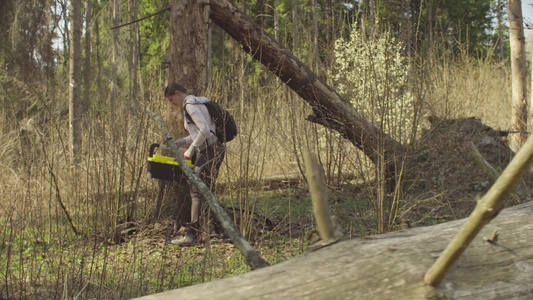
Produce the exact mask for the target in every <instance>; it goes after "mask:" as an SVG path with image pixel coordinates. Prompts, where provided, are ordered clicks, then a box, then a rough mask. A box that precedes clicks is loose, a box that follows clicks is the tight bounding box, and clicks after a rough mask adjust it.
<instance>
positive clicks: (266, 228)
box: [0, 58, 512, 299]
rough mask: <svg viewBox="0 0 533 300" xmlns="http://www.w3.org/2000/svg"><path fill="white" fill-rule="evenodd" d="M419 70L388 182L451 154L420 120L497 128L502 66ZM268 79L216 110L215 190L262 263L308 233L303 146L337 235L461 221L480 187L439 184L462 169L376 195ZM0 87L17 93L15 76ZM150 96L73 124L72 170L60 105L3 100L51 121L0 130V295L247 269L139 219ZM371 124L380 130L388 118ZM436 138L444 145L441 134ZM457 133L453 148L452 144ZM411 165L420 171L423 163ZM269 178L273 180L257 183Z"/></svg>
mask: <svg viewBox="0 0 533 300" xmlns="http://www.w3.org/2000/svg"><path fill="white" fill-rule="evenodd" d="M419 72H420V73H422V75H421V76H420V77H417V78H421V77H425V78H426V79H427V80H423V81H422V79H418V80H417V81H415V82H414V83H413V86H412V93H413V95H415V96H416V101H417V103H418V104H419V105H417V106H416V107H418V111H417V117H416V118H415V119H413V120H411V122H410V123H411V126H414V127H416V128H420V129H419V130H418V132H417V130H414V132H415V137H416V138H415V139H413V142H412V143H411V144H409V145H407V147H408V149H409V151H408V155H406V156H405V157H404V158H403V160H404V161H402V163H401V164H400V165H402V166H406V167H405V168H404V169H402V172H405V173H407V172H411V174H412V173H413V171H414V170H413V169H416V168H417V165H416V164H412V163H411V162H417V161H418V162H420V161H426V162H431V161H432V160H436V159H437V158H438V157H437V156H436V155H437V154H438V153H439V152H435V151H433V150H434V149H433V148H432V147H434V148H438V147H441V146H442V145H447V146H450V147H452V146H454V145H456V144H454V143H450V144H446V143H442V144H441V145H439V144H438V143H436V142H433V143H431V144H424V143H423V139H421V137H422V136H423V134H424V133H425V134H428V132H429V134H431V130H430V129H431V125H430V124H429V123H428V122H427V118H426V117H427V116H429V115H437V116H439V117H441V118H443V119H450V118H453V119H459V118H466V117H476V118H478V119H479V120H480V121H481V122H482V123H483V124H486V125H489V126H491V127H493V128H496V129H508V128H509V127H510V118H511V116H510V111H511V110H510V103H508V102H510V101H509V100H508V99H509V98H510V97H509V95H510V88H509V82H508V81H507V80H505V78H507V77H509V76H507V74H508V70H507V69H506V67H505V65H497V64H493V63H491V62H483V61H473V60H469V59H466V58H465V59H463V61H460V62H456V63H451V62H450V63H443V64H438V65H435V66H434V67H432V68H426V69H422V70H420V71H419ZM4 76H5V75H4ZM271 82H272V83H271V84H269V85H264V84H262V85H261V87H259V86H254V85H251V86H250V89H249V90H248V93H249V97H248V99H251V100H250V101H249V102H246V103H244V102H242V101H243V100H242V99H239V98H238V97H234V98H232V99H233V100H232V101H230V102H227V103H224V105H225V106H226V107H228V108H229V109H230V111H231V112H232V113H233V114H234V115H235V117H236V120H237V122H238V124H239V128H240V134H239V135H238V137H237V138H236V140H234V141H232V142H231V143H229V144H228V151H227V155H226V159H225V163H224V164H223V167H222V169H221V175H220V177H219V184H220V185H223V186H224V188H220V189H219V193H217V194H218V196H219V198H220V200H221V201H222V202H223V203H224V204H225V206H226V207H228V209H229V210H230V211H231V212H232V214H233V216H234V218H235V221H236V223H237V225H238V226H239V227H240V229H241V231H242V232H243V234H244V235H245V237H247V238H248V239H249V240H250V241H251V243H252V244H253V246H254V247H255V248H256V250H257V251H258V252H259V253H260V254H261V255H262V256H263V257H264V258H265V259H266V260H267V261H268V262H269V263H270V264H276V263H280V262H282V261H285V260H287V259H289V258H290V257H293V256H296V255H298V254H301V253H303V252H304V251H305V250H306V248H307V246H308V244H309V240H308V238H309V236H310V235H311V233H312V231H313V230H314V227H315V224H314V219H313V216H312V208H311V202H310V198H309V195H308V191H307V187H306V184H305V179H304V178H303V175H302V174H303V172H302V171H303V164H302V151H303V150H304V149H310V150H311V151H313V152H315V153H317V155H318V157H319V160H320V163H321V165H322V166H323V168H324V172H325V174H326V181H327V182H326V183H327V185H328V187H329V197H330V199H329V201H330V207H331V210H332V213H333V214H334V215H335V216H336V217H337V220H338V222H339V225H340V227H341V228H342V230H343V232H344V234H345V235H346V237H348V238H358V237H364V236H367V235H372V234H376V233H382V232H386V231H391V230H397V229H400V228H401V226H402V223H409V224H411V226H423V225H431V224H436V223H441V222H445V221H448V220H453V219H457V218H462V217H465V216H467V215H468V213H469V211H470V209H471V204H472V201H474V199H473V196H474V195H476V193H477V194H480V193H482V192H483V191H485V190H486V188H487V186H488V185H490V182H489V183H486V182H485V181H484V180H481V179H480V180H479V181H478V182H472V184H470V185H468V186H469V187H468V188H469V189H468V190H466V191H465V190H464V189H462V190H460V191H457V190H455V191H453V194H450V193H449V190H450V189H451V188H452V187H450V186H447V185H446V182H445V181H444V180H445V179H446V178H448V177H451V176H454V172H455V170H456V169H458V168H475V165H473V164H468V165H467V166H465V165H464V160H460V161H459V160H454V159H450V160H448V161H446V160H440V161H439V165H441V166H443V168H441V169H438V172H437V173H436V174H437V175H435V173H432V174H428V173H423V172H419V173H417V174H420V176H419V177H417V176H414V177H410V180H412V181H410V182H409V184H408V185H407V186H406V187H405V188H404V189H402V190H401V191H400V190H396V191H395V192H393V193H385V192H383V177H382V174H381V173H380V171H379V168H376V166H374V165H373V164H371V163H370V161H369V160H368V159H367V158H366V157H364V155H362V154H361V153H360V152H359V151H358V150H357V149H356V148H355V147H354V146H353V145H352V144H351V143H349V142H347V141H346V140H344V139H343V138H342V137H341V136H340V135H339V134H338V133H337V132H335V131H332V130H329V129H325V128H323V127H319V126H317V125H314V124H311V123H309V122H307V121H306V120H305V118H304V117H305V116H306V115H307V114H309V112H310V109H309V107H308V106H307V104H306V103H305V102H304V101H302V100H301V99H300V98H299V97H298V96H297V95H296V94H295V93H293V92H292V91H289V90H288V88H287V87H285V86H283V85H280V84H279V83H278V82H277V81H275V80H271ZM6 83H8V85H7V86H11V87H12V88H13V89H16V88H17V86H16V82H15V80H11V81H9V82H7V81H6ZM161 89H162V87H161V86H160V84H158V83H152V84H151V85H150V87H149V88H146V90H144V91H143V94H144V100H142V101H140V102H139V104H140V105H139V107H138V109H132V108H129V107H127V105H124V107H123V108H121V109H120V110H119V111H118V112H117V115H116V116H115V118H114V119H113V118H111V117H110V116H109V114H108V111H107V110H106V108H105V106H103V107H93V108H92V110H91V111H90V112H89V114H88V115H87V117H86V118H84V121H83V122H84V123H83V124H84V126H83V127H84V130H83V136H82V141H83V147H82V154H81V157H80V158H79V162H78V163H73V162H72V159H71V157H70V151H69V149H68V144H69V143H68V121H67V120H68V117H67V116H65V115H61V114H53V113H54V112H56V111H60V110H61V109H62V107H63V106H65V105H66V101H62V100H61V101H59V102H53V101H52V100H49V101H47V100H45V99H47V98H46V97H41V96H42V95H40V94H32V93H31V92H27V93H24V94H16V93H12V94H11V97H14V96H17V97H20V98H21V99H24V101H26V102H28V103H32V105H35V106H36V107H38V110H39V111H45V112H47V113H44V115H49V116H52V117H50V118H49V119H48V120H47V121H45V122H42V123H40V124H36V122H35V120H36V119H39V118H34V119H31V120H33V121H31V120H30V118H29V117H30V114H29V113H27V112H25V113H24V114H26V115H27V116H28V117H27V118H24V119H22V120H21V121H20V123H19V124H10V123H7V122H6V123H4V124H1V125H2V136H1V140H0V159H1V161H2V164H1V166H0V168H1V170H2V172H1V173H0V174H1V175H0V176H1V182H2V185H1V186H0V189H1V195H2V199H1V200H0V224H1V226H0V228H1V229H0V265H1V266H2V267H0V298H3V299H20V298H35V299H59V298H61V299H67V298H73V299H88V298H97V299H124V298H132V297H137V296H142V295H147V294H151V293H156V292H161V291H165V290H169V289H175V288H180V287H184V286H188V285H192V284H197V283H201V282H207V281H210V280H214V279H219V278H224V277H229V276H233V275H236V274H240V273H243V272H246V271H248V267H247V266H246V264H245V262H244V261H243V257H242V256H241V255H240V254H239V252H238V251H237V250H236V249H235V247H234V246H233V245H232V243H231V242H230V241H229V240H228V239H227V238H226V237H225V236H223V235H211V236H206V237H204V241H205V245H204V246H202V247H187V248H180V247H177V246H173V245H171V244H170V240H171V239H172V238H173V237H174V236H175V235H176V234H178V233H177V232H176V230H175V228H174V223H173V218H174V215H173V213H172V210H171V209H170V208H169V207H171V206H169V207H167V209H166V211H165V213H164V214H162V215H161V216H160V217H159V218H158V219H153V218H151V216H152V215H153V210H154V209H155V202H156V198H157V193H158V183H157V181H156V180H153V179H149V178H147V176H146V164H147V160H146V159H147V156H148V148H149V146H150V144H151V143H159V142H161V141H162V139H163V138H162V136H163V135H162V132H161V130H160V129H159V127H158V125H157V123H156V122H155V121H154V120H152V119H151V118H150V117H149V116H148V114H147V113H146V110H145V108H147V107H148V108H150V109H151V110H153V111H155V112H156V113H159V114H164V111H165V110H166V107H165V102H164V98H163V96H162V92H161ZM25 90H26V91H27V90H30V91H32V90H39V88H38V87H34V88H32V89H25ZM219 90H221V89H220V87H219V86H215V87H213V88H212V89H211V91H212V92H210V95H208V96H216V97H218V94H217V93H216V92H215V91H219ZM2 93H3V95H2V99H4V103H2V105H3V106H4V107H11V108H10V109H6V110H2V114H3V116H2V119H3V120H9V119H15V118H16V117H15V116H16V115H17V113H16V111H17V109H16V107H15V106H13V105H11V106H10V104H9V101H14V100H7V99H9V97H8V96H7V94H9V93H10V91H9V89H8V88H7V89H6V86H4V90H3V91H2ZM57 93H58V94H60V92H57ZM59 98H61V97H59ZM221 98H223V99H226V98H225V97H221ZM61 99H63V98H61ZM382 100H383V99H382ZM123 101H126V100H125V99H123ZM384 101H392V99H384ZM52 103H54V104H53V105H52ZM507 108H509V109H507ZM382 120H384V122H385V121H386V122H387V123H388V125H387V126H391V125H394V123H393V122H394V120H395V118H394V116H390V118H388V117H387V116H385V118H384V119H382ZM408 123H409V122H405V120H402V124H408ZM392 127H394V126H392ZM443 132H444V133H443ZM465 132H466V131H465ZM439 133H440V134H441V136H439V138H442V139H443V140H446V138H447V134H446V133H445V131H439ZM454 133H457V132H456V131H454ZM463 136H464V135H461V136H460V137H459V138H458V139H456V143H462V141H463V140H461V138H462V137H463ZM450 150H451V149H450ZM432 151H433V152H432ZM460 155H463V154H460ZM505 155H507V157H509V156H510V155H512V154H507V153H506V154H505ZM463 156H464V155H463ZM463 158H464V159H465V160H467V158H465V157H463ZM403 162H405V163H403ZM408 162H409V163H408ZM457 162H459V163H460V164H463V165H462V166H458V165H457V164H456V163H457ZM504 164H505V162H502V163H501V166H498V167H499V168H500V167H504ZM407 166H409V167H407ZM418 166H420V165H418ZM424 168H425V170H429V169H430V168H429V167H428V164H426V165H424ZM439 172H440V173H439ZM415 173H416V172H415ZM439 174H440V175H439ZM461 174H463V173H461ZM432 176H433V177H432ZM480 176H482V175H480ZM272 177H276V178H278V179H276V180H273V181H272V180H270V181H269V182H270V183H269V184H265V180H266V181H268V180H269V179H271V178H272ZM294 178H296V179H294ZM428 178H429V179H431V180H429V179H428ZM458 179H459V180H463V181H467V180H469V178H458ZM272 182H273V183H272ZM434 182H442V185H440V186H435V185H433V183H434ZM461 188H463V187H462V186H461Z"/></svg>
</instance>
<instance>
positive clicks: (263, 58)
mask: <svg viewBox="0 0 533 300" xmlns="http://www.w3.org/2000/svg"><path fill="white" fill-rule="evenodd" d="M210 7H211V10H210V17H211V19H212V20H213V21H214V22H215V23H216V24H217V25H218V26H220V27H221V28H222V29H224V30H225V31H226V32H227V33H228V34H229V35H230V36H232V37H233V38H234V39H235V40H237V41H238V42H239V43H240V44H241V45H242V46H243V48H244V51H246V52H248V53H250V54H251V55H252V56H253V57H254V58H255V59H257V60H259V61H260V62H261V63H262V64H264V65H265V66H266V67H267V68H268V69H269V70H270V71H271V72H273V73H274V74H275V75H276V76H278V77H279V78H280V79H281V80H282V81H283V82H284V83H285V84H287V85H288V86H289V87H290V88H291V89H292V90H294V91H295V92H296V93H298V95H300V96H301V97H302V98H303V99H304V100H305V101H307V102H308V103H309V104H310V105H311V106H312V108H313V111H314V115H312V116H310V117H308V120H310V121H311V122H315V123H317V124H322V125H324V126H326V127H328V128H331V129H334V130H336V131H338V132H339V133H341V134H342V135H343V136H344V137H345V138H346V139H348V140H349V141H350V142H352V143H353V144H354V145H355V146H356V147H358V148H359V149H360V150H362V151H363V152H364V153H365V155H367V156H368V157H369V158H370V159H371V160H372V161H373V162H374V163H378V161H379V159H380V157H381V156H382V155H383V157H385V162H386V170H387V174H389V176H391V175H393V174H394V173H395V169H396V167H395V162H396V157H400V156H401V154H402V153H403V151H404V149H403V147H402V145H400V144H399V143H398V142H396V141H395V140H393V139H392V138H391V137H390V136H388V135H387V134H385V133H384V132H383V131H381V130H380V129H379V128H377V127H376V126H374V125H373V124H371V123H370V122H368V121H367V120H366V119H364V118H363V116H362V115H361V114H359V113H358V112H357V111H356V110H355V109H354V107H353V106H352V105H351V104H350V102H349V101H347V100H345V99H343V98H342V97H341V96H340V95H339V94H338V93H337V92H336V91H335V90H334V89H333V88H331V87H329V86H328V85H327V84H325V83H324V82H323V81H322V80H321V79H320V78H319V77H318V76H317V75H316V74H315V73H314V72H312V71H311V70H310V69H309V68H308V67H307V66H306V65H304V64H303V63H302V62H301V61H300V60H299V59H298V58H296V57H295V56H294V55H292V54H291V53H290V52H289V51H287V50H286V49H284V48H283V46H282V45H281V44H280V43H279V42H278V41H276V40H275V39H274V38H272V37H271V36H270V35H269V34H268V33H266V32H264V31H262V30H261V28H260V27H259V26H258V25H256V24H255V23H254V22H253V21H251V20H250V19H249V18H248V17H247V16H246V15H245V14H244V13H243V12H242V11H240V10H239V9H237V8H236V7H235V6H234V5H233V4H231V3H230V2H229V1H227V0H211V1H210ZM379 149H384V152H380V151H379Z"/></svg>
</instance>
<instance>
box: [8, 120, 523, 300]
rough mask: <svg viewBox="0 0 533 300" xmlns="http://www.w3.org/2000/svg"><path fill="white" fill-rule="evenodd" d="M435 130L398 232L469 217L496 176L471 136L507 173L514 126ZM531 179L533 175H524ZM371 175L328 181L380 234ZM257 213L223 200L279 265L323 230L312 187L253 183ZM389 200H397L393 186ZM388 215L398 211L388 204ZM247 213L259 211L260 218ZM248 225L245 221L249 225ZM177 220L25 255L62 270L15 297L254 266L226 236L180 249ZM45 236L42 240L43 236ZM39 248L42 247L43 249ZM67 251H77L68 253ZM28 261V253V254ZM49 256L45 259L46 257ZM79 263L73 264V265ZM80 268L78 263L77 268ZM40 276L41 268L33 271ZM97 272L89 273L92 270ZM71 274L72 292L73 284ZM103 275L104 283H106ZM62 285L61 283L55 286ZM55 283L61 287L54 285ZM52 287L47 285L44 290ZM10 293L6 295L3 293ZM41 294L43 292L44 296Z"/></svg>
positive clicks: (334, 208)
mask: <svg viewBox="0 0 533 300" xmlns="http://www.w3.org/2000/svg"><path fill="white" fill-rule="evenodd" d="M430 121H431V128H430V129H429V130H427V131H425V132H424V133H423V135H422V138H421V139H420V140H419V141H418V142H417V144H416V145H415V146H413V148H412V149H410V150H409V151H408V157H409V161H410V162H411V163H408V164H406V165H405V170H404V171H405V172H404V174H405V175H404V176H403V183H404V184H403V186H404V189H403V194H402V197H401V199H398V200H399V202H398V203H399V210H398V214H397V215H396V216H397V218H395V220H394V222H392V221H391V222H390V224H389V230H396V229H399V228H400V225H401V224H400V223H401V222H405V223H408V224H409V225H410V226H412V227H418V226H428V225H433V224H437V223H443V222H446V221H450V220H455V219H459V218H464V217H467V216H468V215H469V213H470V212H471V211H472V210H473V208H474V206H475V203H476V198H478V197H481V196H483V195H484V194H485V193H486V192H487V191H488V189H489V188H490V187H491V185H492V183H493V182H492V180H491V179H490V177H489V176H487V174H485V173H484V172H483V170H482V169H481V168H480V167H479V166H478V165H477V164H476V163H475V161H474V160H473V158H472V156H471V153H472V144H473V145H474V146H475V147H476V148H477V149H478V151H479V152H480V153H481V155H482V156H483V157H484V158H485V160H486V161H487V162H488V163H489V164H491V165H492V166H493V167H494V168H495V169H496V170H497V171H498V172H501V171H502V170H503V169H504V168H505V166H506V165H507V164H508V163H509V161H510V159H511V158H512V156H513V152H512V151H511V150H510V149H509V148H508V147H507V145H506V144H507V143H506V140H505V133H502V132H499V131H497V130H494V129H492V128H490V127H488V126H485V125H483V124H482V123H481V122H480V121H479V119H475V118H465V119H457V120H439V119H430ZM523 182H524V185H525V183H526V182H527V183H530V182H531V179H530V178H527V179H524V180H523ZM372 191H375V187H373V186H372V183H370V184H369V183H368V182H362V183H358V184H355V183H354V181H347V182H345V183H339V184H334V185H333V184H331V185H329V203H330V208H331V212H332V214H333V215H334V216H335V217H336V219H337V221H338V223H339V225H340V228H341V230H342V231H343V233H344V235H345V237H347V238H349V239H352V238H359V237H364V236H368V235H373V234H376V233H378V232H377V231H376V228H377V223H378V222H377V217H376V211H375V207H376V205H375V204H376V200H375V198H376V197H375V195H374V194H373V192H372ZM251 193H254V195H250V197H251V198H253V199H254V202H253V205H252V206H248V207H253V209H254V211H253V213H248V212H246V211H243V210H241V209H231V208H232V206H233V207H235V206H236V205H232V200H231V199H229V198H227V197H224V196H222V197H221V200H222V201H223V203H224V204H225V205H226V206H227V207H228V211H229V212H230V213H233V212H235V213H234V214H233V216H234V220H235V222H236V223H237V224H238V225H240V227H241V230H242V228H245V229H244V230H243V231H244V235H245V237H246V238H247V239H248V240H249V241H250V243H251V244H252V246H253V247H254V249H256V251H258V252H259V253H260V255H261V256H262V257H263V258H264V259H265V260H266V261H268V262H269V263H270V264H271V265H273V264H277V263H280V262H283V261H285V260H287V259H290V258H291V257H294V256H297V255H299V254H301V253H303V252H305V250H306V249H307V247H308V246H309V244H310V239H311V238H312V233H313V231H314V228H315V223H314V218H313V214H312V207H311V201H310V196H309V192H308V191H307V188H305V186H302V185H285V186H284V185H283V184H281V185H277V186H276V187H275V188H274V187H270V188H267V189H263V190H260V191H252V192H251ZM515 193H516V194H517V196H515V197H510V198H509V199H508V200H507V201H506V202H505V206H506V207H507V206H512V205H515V204H518V203H519V202H525V201H526V199H529V198H530V195H529V191H525V190H524V189H522V190H520V189H516V190H515ZM385 201H389V203H390V201H394V194H390V195H386V196H385ZM386 213H387V214H388V213H390V212H389V211H386ZM246 216H253V218H250V217H248V220H246ZM242 224H246V226H243V225H242ZM183 231H184V229H183V228H182V229H180V230H177V228H176V226H175V224H174V222H173V221H171V220H170V219H169V218H166V219H165V218H163V219H160V220H159V221H157V222H144V221H142V220H141V221H139V222H135V223H131V224H128V225H127V226H124V227H122V228H121V229H120V232H115V234H118V236H115V239H114V240H110V239H109V235H106V237H103V236H102V235H96V236H94V237H91V238H90V239H74V240H73V241H71V242H69V243H67V244H64V243H62V245H61V247H59V248H57V249H55V250H53V249H50V248H48V249H44V250H43V249H42V248H43V247H41V246H40V248H41V250H32V251H33V252H28V253H22V252H21V256H23V257H25V259H26V261H31V260H30V258H31V257H33V258H34V259H35V256H37V259H38V260H37V262H40V263H36V265H40V267H39V268H40V269H39V271H38V272H39V273H37V274H40V273H41V272H43V273H44V274H46V272H45V269H46V268H50V271H48V272H52V271H51V270H56V268H57V270H62V271H57V277H55V279H46V278H44V279H39V277H38V276H36V277H35V278H36V279H34V278H33V277H32V278H30V280H29V281H30V282H32V285H33V286H32V288H21V289H20V290H18V289H15V290H13V291H12V292H11V293H12V294H11V295H12V296H15V298H18V297H22V298H24V297H30V298H43V299H44V298H46V299H49V298H58V297H61V298H63V295H65V293H68V294H70V295H72V297H74V298H82V299H83V298H98V299H123V298H132V297H137V296H142V295H147V294H152V293H157V292H162V291H165V290H169V289H175V288H180V287H184V286H188V285H193V284H198V283H202V282H207V281H212V280H216V279H220V278H225V277H230V276H234V275H237V274H241V273H244V272H247V271H249V268H248V266H247V265H246V263H245V261H244V259H243V257H242V256H241V255H240V253H239V251H238V249H236V247H235V246H234V245H233V243H232V242H231V241H230V240H229V239H228V238H227V237H226V236H225V235H224V234H215V233H212V234H203V235H202V238H201V242H202V243H201V244H200V245H197V246H194V247H183V248H181V247H178V246H174V245H172V244H171V243H170V241H171V240H172V239H173V238H175V237H177V236H179V235H180V234H183ZM37 244H38V243H37ZM36 248H37V247H36ZM67 253H68V254H67ZM21 261H22V259H21ZM45 262H46V263H45ZM69 270H70V271H69ZM72 270H77V271H72ZM31 274H33V273H31ZM88 274H89V275H88ZM67 279H68V282H69V287H70V289H71V290H70V291H68V290H67V284H62V283H61V282H67ZM98 282H105V283H104V284H101V283H100V284H99V283H98ZM54 289H55V290H54ZM51 290H54V292H50V291H51ZM44 291H47V292H44ZM0 295H1V293H0ZM38 295H42V297H39V296H38Z"/></svg>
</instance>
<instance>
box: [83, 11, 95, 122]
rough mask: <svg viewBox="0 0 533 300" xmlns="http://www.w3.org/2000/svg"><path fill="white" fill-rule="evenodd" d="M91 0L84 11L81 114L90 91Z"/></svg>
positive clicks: (86, 104)
mask: <svg viewBox="0 0 533 300" xmlns="http://www.w3.org/2000/svg"><path fill="white" fill-rule="evenodd" d="M92 2H93V0H87V10H86V11H85V66H84V70H83V103H82V105H81V111H82V113H83V114H85V113H86V112H88V111H89V92H90V91H91V8H92Z"/></svg>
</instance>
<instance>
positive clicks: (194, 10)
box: [164, 0, 209, 225]
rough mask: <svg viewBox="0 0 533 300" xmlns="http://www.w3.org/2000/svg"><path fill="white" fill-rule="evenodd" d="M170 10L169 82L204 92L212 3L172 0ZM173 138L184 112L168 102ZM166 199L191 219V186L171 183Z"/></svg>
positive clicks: (180, 128) (180, 218)
mask: <svg viewBox="0 0 533 300" xmlns="http://www.w3.org/2000/svg"><path fill="white" fill-rule="evenodd" d="M171 5H172V6H171V13H170V18H171V19H170V24H171V25H170V67H169V79H168V81H169V82H172V81H176V82H178V83H180V84H181V85H183V86H184V87H185V88H186V89H187V90H188V92H189V93H190V94H195V95H198V96H202V95H204V93H205V92H206V88H207V56H208V39H207V38H208V30H209V26H208V21H209V7H208V6H205V5H201V4H200V3H199V1H195V0H185V1H184V0H173V1H172V2H171ZM165 119H166V120H167V123H168V124H169V129H170V131H171V133H172V136H173V137H174V138H176V139H177V138H180V137H183V136H185V135H186V132H185V129H184V127H183V115H182V114H180V113H179V110H178V109H177V108H175V107H174V106H173V105H171V104H170V103H168V108H167V114H166V116H165ZM170 185H172V188H171V191H170V193H167V195H168V196H167V197H166V198H165V199H164V202H165V203H168V202H176V200H177V203H176V204H177V210H176V211H177V212H178V215H177V221H178V224H180V225H183V224H185V223H186V222H189V221H190V211H191V202H190V197H189V186H188V185H186V184H179V183H171V184H170Z"/></svg>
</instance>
